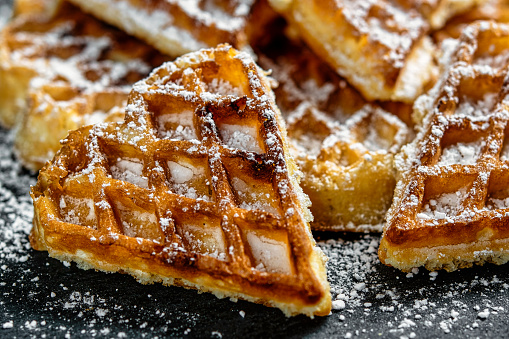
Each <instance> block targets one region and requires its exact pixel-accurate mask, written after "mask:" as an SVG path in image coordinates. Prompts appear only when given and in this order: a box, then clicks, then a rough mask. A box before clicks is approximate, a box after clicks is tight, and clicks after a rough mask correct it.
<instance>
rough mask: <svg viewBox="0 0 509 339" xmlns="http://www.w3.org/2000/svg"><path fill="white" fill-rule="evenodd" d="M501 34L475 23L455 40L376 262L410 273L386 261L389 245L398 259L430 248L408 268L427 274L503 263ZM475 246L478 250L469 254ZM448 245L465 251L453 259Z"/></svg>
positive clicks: (505, 193)
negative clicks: (429, 270) (423, 269)
mask: <svg viewBox="0 0 509 339" xmlns="http://www.w3.org/2000/svg"><path fill="white" fill-rule="evenodd" d="M508 28H509V27H507V26H505V25H500V24H496V23H493V22H479V23H476V24H473V25H471V26H469V27H468V28H466V29H465V31H464V33H463V36H462V37H461V39H460V40H459V42H458V45H457V47H456V49H455V50H454V52H453V54H452V57H451V61H450V63H449V65H448V67H447V74H446V76H445V77H444V78H443V79H442V80H441V82H439V84H438V85H437V86H436V87H435V90H434V91H435V92H434V94H435V96H433V95H431V98H432V100H431V101H430V103H432V104H431V106H430V107H431V110H432V111H430V112H429V113H428V114H427V116H426V117H425V118H424V123H423V127H422V132H421V134H420V135H419V136H418V138H417V139H416V141H415V142H414V144H415V145H416V149H415V151H414V150H411V148H407V152H406V153H405V155H406V156H407V159H406V160H405V161H406V162H407V163H408V164H409V165H408V169H404V171H406V172H404V173H403V180H402V184H401V187H399V188H398V189H397V190H399V191H400V194H399V196H398V198H396V199H395V202H394V204H393V207H392V208H391V209H392V210H391V211H390V212H389V221H388V225H387V226H386V229H385V233H384V239H383V240H382V246H381V249H380V254H381V259H382V261H386V262H390V263H391V264H393V265H394V266H396V267H397V266H398V265H400V267H399V268H403V269H405V270H409V269H411V268H412V267H413V266H405V265H406V263H404V262H403V263H402V262H400V263H398V262H397V261H395V260H392V259H391V258H387V257H386V253H385V251H387V250H388V249H390V247H391V246H396V247H397V248H399V249H401V251H400V252H401V253H404V252H405V250H408V251H412V250H414V249H416V248H417V249H418V248H423V251H424V249H426V248H427V249H428V250H429V249H430V248H431V249H433V248H436V253H433V255H429V257H428V258H425V259H423V258H420V259H419V258H418V259H414V261H412V262H410V264H411V265H414V266H419V264H420V265H422V264H425V265H427V267H428V268H432V269H436V268H442V267H443V268H446V269H448V270H453V269H456V268H459V267H463V266H471V265H472V263H473V262H480V263H482V262H484V261H485V260H486V261H494V262H497V263H502V262H505V261H507V258H502V257H503V254H500V252H503V251H504V246H505V243H504V241H503V240H504V239H507V238H508V237H509V229H508V228H507V227H506V225H507V223H508V222H509V203H508V202H509V201H507V200H506V198H508V197H509V190H508V186H507V184H508V179H509V178H508V175H507V169H508V167H509V164H508V163H507V154H506V153H507V150H508V149H507V143H508V140H507V131H508V122H509V110H508V109H509V106H508V103H509V102H508V101H507V94H508V92H507V80H506V79H507V61H508V60H509V59H508V58H506V57H505V55H507V52H506V51H507V47H508V46H509V45H508V42H509V29H508ZM504 53H505V54H504ZM409 150H410V151H409ZM413 152H415V153H413ZM396 195H398V193H396ZM483 242H487V243H483ZM479 243H483V246H484V249H485V251H478V252H474V251H470V248H469V246H471V247H472V248H473V247H475V246H477V244H479ZM447 246H450V248H452V247H454V246H456V247H457V248H460V247H461V246H463V247H465V249H464V250H462V251H463V253H460V254H457V256H456V257H452V256H449V255H445V254H444V253H446V251H447ZM391 253H394V255H395V256H398V255H402V254H401V253H399V254H398V253H397V250H395V251H394V252H391ZM434 256H439V258H438V259H434ZM440 256H441V257H440ZM421 259H422V260H423V261H422V262H420V261H419V260H421ZM435 261H436V262H435Z"/></svg>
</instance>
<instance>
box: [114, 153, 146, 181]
mask: <svg viewBox="0 0 509 339" xmlns="http://www.w3.org/2000/svg"><path fill="white" fill-rule="evenodd" d="M110 169H111V175H112V176H113V178H114V179H118V180H122V181H127V182H130V183H131V184H134V185H138V186H140V187H143V188H148V178H147V177H145V176H143V174H142V170H143V164H142V163H141V162H140V161H139V160H138V159H121V158H119V159H117V161H116V162H115V163H114V164H112V165H111V167H110Z"/></svg>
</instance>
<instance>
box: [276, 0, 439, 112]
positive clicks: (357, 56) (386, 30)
mask: <svg viewBox="0 0 509 339" xmlns="http://www.w3.org/2000/svg"><path fill="white" fill-rule="evenodd" d="M270 3H271V4H272V5H273V7H274V8H276V9H277V10H278V11H280V12H281V13H282V14H284V15H285V17H286V18H287V19H288V20H289V21H290V23H291V24H292V26H293V27H294V28H295V29H296V30H297V31H298V33H299V35H301V36H302V38H303V39H304V40H305V41H306V43H307V44H309V46H311V48H312V49H313V50H314V51H315V52H316V53H317V54H318V55H319V56H320V57H322V58H323V59H324V60H326V61H327V62H328V63H329V64H330V65H331V66H332V67H333V68H334V69H335V70H336V71H337V72H338V73H339V74H340V75H341V76H343V77H345V78H346V79H347V80H348V81H349V82H350V83H351V84H352V85H353V86H355V87H356V88H357V89H358V90H359V91H360V92H361V93H362V94H363V95H364V96H365V97H366V98H367V99H370V100H375V99H380V100H396V101H404V102H412V101H413V100H414V99H415V97H417V96H418V95H419V94H420V93H421V91H422V90H423V87H424V86H425V84H426V83H427V82H428V81H429V79H430V74H431V72H430V70H431V66H432V52H433V48H432V44H431V42H430V40H429V38H428V37H427V36H426V33H427V31H428V24H427V23H426V21H425V20H424V19H423V18H422V16H421V15H419V14H418V13H417V12H416V11H412V10H405V9H403V8H401V7H400V6H397V5H395V4H394V3H393V2H391V1H388V0H382V1H380V0H376V1H375V0H370V1H346V0H345V1H343V0H341V1H335V0H326V1H318V0H293V1H280V0H272V1H270Z"/></svg>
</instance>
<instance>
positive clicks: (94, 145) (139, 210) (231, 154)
mask: <svg viewBox="0 0 509 339" xmlns="http://www.w3.org/2000/svg"><path fill="white" fill-rule="evenodd" d="M283 126H284V125H283V124H282V121H281V117H280V113H279V112H278V110H277V107H276V106H275V103H274V98H273V94H272V92H271V90H270V86H269V83H268V81H267V78H265V76H264V74H263V71H261V70H260V69H259V68H258V66H256V64H254V62H253V61H252V59H251V58H250V57H249V56H248V55H247V54H245V53H238V52H237V51H235V50H234V49H232V48H231V47H229V46H220V47H218V48H217V49H213V50H201V51H199V52H195V53H192V54H189V55H186V56H184V57H181V58H179V59H177V60H176V61H175V62H174V63H166V64H164V65H163V66H162V67H160V68H158V69H156V70H155V71H154V72H153V73H152V74H151V75H150V77H149V78H147V79H146V80H144V81H141V82H138V83H137V84H135V86H134V88H133V91H132V92H131V94H130V98H129V104H128V106H127V108H126V118H125V122H124V123H121V124H114V123H112V124H99V125H95V126H93V127H88V128H84V129H81V130H78V131H77V132H73V133H71V134H70V136H69V138H68V140H67V142H66V143H65V144H64V146H63V148H62V149H61V150H60V151H59V153H58V154H57V156H56V157H55V159H54V161H53V162H52V163H51V164H50V165H49V166H47V167H46V168H44V169H43V170H42V171H41V173H40V175H39V181H38V183H37V186H35V187H34V189H33V198H34V204H35V211H36V216H35V226H34V229H33V232H32V235H31V239H32V244H33V246H34V247H35V248H36V249H47V250H48V251H49V253H50V255H53V256H55V257H58V258H68V259H70V260H75V261H77V262H79V263H81V264H83V265H85V266H91V267H94V268H97V269H102V270H107V271H118V270H123V271H127V272H129V273H130V274H132V275H134V276H136V277H137V278H138V279H139V280H141V281H144V282H151V281H163V283H166V284H176V285H182V286H186V287H192V288H199V289H201V290H204V291H210V292H213V293H215V294H216V295H218V296H229V297H232V298H237V297H240V298H243V299H246V300H251V301H256V302H261V303H264V304H267V305H272V306H276V307H279V308H281V309H282V310H283V311H284V312H285V313H286V314H288V315H290V314H296V313H304V314H307V315H309V316H313V315H327V314H328V313H329V312H330V307H331V304H330V294H329V291H328V289H329V287H328V283H327V280H326V272H325V267H324V261H323V260H324V257H323V254H322V253H321V251H320V250H319V249H318V248H317V247H315V246H314V240H313V238H312V235H311V232H310V229H309V225H308V221H309V219H310V214H309V211H308V209H307V205H308V202H307V197H306V196H305V195H303V193H302V192H301V190H300V188H299V186H298V183H297V182H296V179H295V171H296V169H295V165H294V164H293V162H292V161H291V159H290V158H289V157H288V152H287V147H286V140H285V138H286V136H285V134H284V127H283ZM282 128H283V129H282ZM70 239H72V241H69V240H70ZM113 249H115V250H113ZM110 250H111V251H110ZM112 251H115V253H114V254H113V252H112ZM106 253H108V254H106Z"/></svg>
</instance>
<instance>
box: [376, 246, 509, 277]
mask: <svg viewBox="0 0 509 339" xmlns="http://www.w3.org/2000/svg"><path fill="white" fill-rule="evenodd" d="M379 256H380V260H381V261H382V262H383V263H384V264H386V265H390V266H393V267H395V268H398V269H400V270H402V271H404V272H410V271H411V270H412V268H414V267H419V266H424V267H426V269H428V270H430V271H434V270H439V269H445V270H446V271H449V272H451V271H454V270H457V269H460V268H467V267H472V266H473V265H474V264H478V265H483V264H484V263H486V262H489V263H494V264H497V265H501V264H505V263H507V262H508V261H509V239H507V238H506V239H497V240H485V241H478V242H474V243H470V244H457V245H444V246H434V247H414V248H411V247H405V246H394V245H391V244H389V242H388V241H387V240H386V239H385V238H382V241H381V243H380V250H379Z"/></svg>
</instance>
